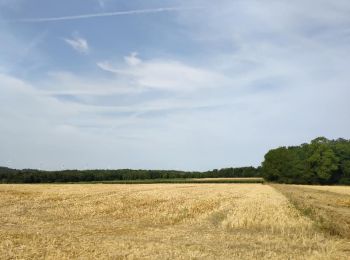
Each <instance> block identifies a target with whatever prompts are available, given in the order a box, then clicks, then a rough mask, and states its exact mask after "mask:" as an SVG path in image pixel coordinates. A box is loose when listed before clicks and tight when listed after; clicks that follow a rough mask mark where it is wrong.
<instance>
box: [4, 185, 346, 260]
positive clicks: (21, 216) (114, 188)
mask: <svg viewBox="0 0 350 260" xmlns="http://www.w3.org/2000/svg"><path fill="white" fill-rule="evenodd" d="M0 224H1V226H0V258H1V259H16V258H18V259H33V258H34V259H42V258H46V259H94V258H113V259H124V258H129V259H134V258H136V259H139V258H151V259H173V258H185V259H188V258H209V259H232V258H235V259H271V258H273V259H346V257H347V255H348V254H347V253H348V252H346V251H344V250H343V249H342V248H343V247H344V243H345V242H346V240H344V239H340V238H337V237H330V236H327V235H325V234H323V233H320V232H319V231H318V230H317V229H316V228H315V227H314V225H313V223H312V222H311V221H310V220H309V219H308V218H306V217H304V216H302V215H300V214H299V212H298V211H296V210H295V209H294V208H293V207H292V206H291V204H290V203H289V202H288V200H287V199H286V198H285V197H284V196H283V195H281V194H280V193H279V192H277V191H276V190H275V189H273V188H272V187H270V186H267V185H261V184H171V185H170V184H148V185H102V184H100V185H99V184H94V185H89V184H87V185H0Z"/></svg>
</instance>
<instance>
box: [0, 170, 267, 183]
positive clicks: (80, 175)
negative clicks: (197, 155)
mask: <svg viewBox="0 0 350 260" xmlns="http://www.w3.org/2000/svg"><path fill="white" fill-rule="evenodd" d="M259 169H260V168H254V167H240V168H225V169H220V170H217V169H215V170H212V171H206V172H186V171H172V170H131V169H121V170H64V171H41V170H33V169H24V170H15V169H10V168H5V167H0V183H54V182H56V183H61V182H96V181H97V182H98V181H117V180H123V181H126V180H148V179H180V178H181V179H182V178H220V177H231V178H232V177H260V176H261V175H260V172H259Z"/></svg>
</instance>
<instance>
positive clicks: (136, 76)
mask: <svg viewBox="0 0 350 260" xmlns="http://www.w3.org/2000/svg"><path fill="white" fill-rule="evenodd" d="M124 60H125V63H126V65H123V66H121V67H118V66H114V65H112V64H111V63H110V62H109V61H103V62H99V63H97V66H98V67H99V68H101V69H102V70H105V71H108V72H111V73H114V74H116V75H119V76H125V77H127V78H128V79H129V80H130V81H131V82H133V85H136V86H138V87H140V88H148V89H158V90H171V91H180V92H183V91H185V92H186V91H193V90H197V89H203V88H216V87H218V86H220V87H224V86H227V84H228V83H229V82H230V81H229V78H228V77H226V76H224V75H222V74H220V73H219V72H216V71H212V70H208V69H203V68H200V67H195V66H191V65H187V64H184V63H182V62H180V61H177V60H162V59H154V60H141V59H140V58H139V57H138V56H137V53H135V52H134V53H131V54H130V55H129V56H126V57H125V58H124Z"/></svg>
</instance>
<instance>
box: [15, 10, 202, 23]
mask: <svg viewBox="0 0 350 260" xmlns="http://www.w3.org/2000/svg"><path fill="white" fill-rule="evenodd" d="M200 8H201V7H161V8H153V9H138V10H128V11H118V12H106V13H95V14H82V15H72V16H60V17H44V18H26V19H18V20H16V22H23V23H43V22H58V21H69V20H80V19H90V18H98V17H109V16H125V15H138V14H153V13H163V12H176V11H181V10H192V9H200Z"/></svg>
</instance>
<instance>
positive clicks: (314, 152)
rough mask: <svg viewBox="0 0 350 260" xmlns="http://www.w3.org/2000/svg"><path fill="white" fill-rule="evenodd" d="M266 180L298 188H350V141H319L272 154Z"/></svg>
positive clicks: (265, 166)
mask: <svg viewBox="0 0 350 260" xmlns="http://www.w3.org/2000/svg"><path fill="white" fill-rule="evenodd" d="M261 170H262V175H263V177H264V178H265V179H266V180H268V181H272V182H280V183H295V184H350V140H346V139H343V138H339V139H336V140H328V139H327V138H325V137H318V138H316V139H314V140H312V141H311V142H310V143H304V144H301V145H299V146H290V147H279V148H277V149H273V150H270V151H269V152H268V153H267V154H266V155H265V159H264V161H263V163H262V168H261Z"/></svg>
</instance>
